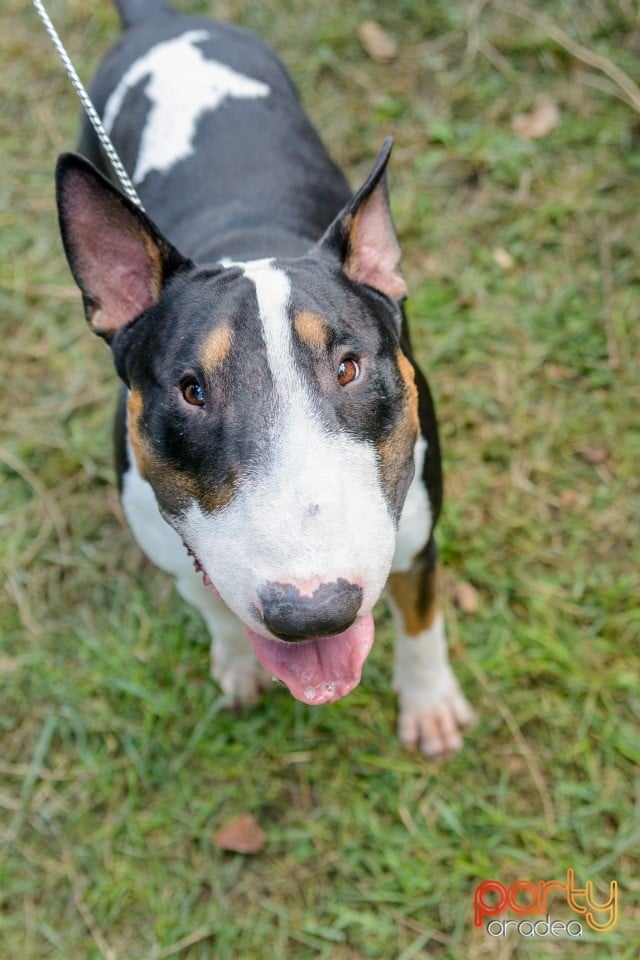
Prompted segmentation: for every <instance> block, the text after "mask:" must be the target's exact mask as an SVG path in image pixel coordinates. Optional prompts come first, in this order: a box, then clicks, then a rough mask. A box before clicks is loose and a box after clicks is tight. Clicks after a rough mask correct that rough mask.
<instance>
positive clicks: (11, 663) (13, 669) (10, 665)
mask: <svg viewBox="0 0 640 960" xmlns="http://www.w3.org/2000/svg"><path fill="white" fill-rule="evenodd" d="M19 669H20V661H19V660H17V659H16V658H15V657H5V656H1V657H0V675H2V676H7V675H8V674H10V673H17V672H18V670H19Z"/></svg>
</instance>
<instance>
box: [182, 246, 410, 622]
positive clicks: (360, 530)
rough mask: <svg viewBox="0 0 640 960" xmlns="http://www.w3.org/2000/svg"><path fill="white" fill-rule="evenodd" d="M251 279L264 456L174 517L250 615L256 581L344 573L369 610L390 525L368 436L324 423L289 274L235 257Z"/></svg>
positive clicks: (388, 551)
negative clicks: (220, 497) (299, 341)
mask: <svg viewBox="0 0 640 960" xmlns="http://www.w3.org/2000/svg"><path fill="white" fill-rule="evenodd" d="M241 266H242V268H243V270H244V273H245V275H246V276H247V277H248V278H249V279H250V280H252V281H253V283H254V284H255V287H256V295H257V299H258V308H259V312H260V320H261V323H262V329H263V335H264V341H265V344H266V352H267V359H268V363H269V367H270V370H271V375H272V377H273V381H274V385H275V394H276V404H275V417H274V420H275V422H274V425H273V427H272V434H271V436H270V437H269V449H270V454H269V456H268V459H267V462H266V463H265V464H263V465H261V466H257V465H256V466H255V467H253V468H252V469H253V470H254V472H252V474H251V475H250V476H248V477H247V478H246V479H245V480H244V482H243V483H242V484H241V486H240V488H239V490H238V492H237V493H236V495H235V496H234V498H233V500H232V501H231V502H230V503H229V504H228V505H227V506H226V507H224V508H223V509H221V510H218V511H215V512H213V513H206V512H205V511H203V510H202V508H201V507H200V506H199V505H198V504H197V503H194V504H193V505H192V506H191V507H190V509H189V511H188V512H187V514H186V516H185V517H184V518H183V519H182V520H181V521H178V522H177V524H176V526H177V527H178V528H179V530H180V532H181V534H182V536H183V537H184V539H185V541H186V542H187V543H188V544H189V545H190V546H191V548H192V549H193V550H194V551H195V553H196V554H197V556H198V558H199V559H200V561H201V563H202V564H203V566H204V568H205V570H206V571H207V573H208V574H209V576H210V577H211V579H212V580H213V582H214V584H215V586H216V588H217V589H218V590H219V591H220V594H221V596H222V598H223V599H224V600H225V601H226V603H227V604H228V605H229V606H230V607H231V608H232V610H234V612H235V613H236V614H238V616H239V617H240V618H241V619H242V620H243V621H244V622H245V623H247V624H248V625H250V626H252V627H253V628H254V629H257V630H258V631H260V632H264V627H262V626H261V625H260V622H259V620H257V619H256V617H255V616H254V615H253V614H252V607H253V606H254V605H255V604H256V603H257V588H258V586H259V584H260V583H261V581H263V580H269V581H279V582H288V581H291V580H294V579H295V580H317V579H319V580H320V581H323V582H334V581H336V580H337V579H338V578H339V577H343V578H345V579H346V580H349V581H351V582H355V583H358V584H360V585H361V586H362V589H363V602H362V607H361V614H366V613H368V612H369V611H370V610H371V608H372V607H373V605H374V603H375V602H376V600H377V599H378V596H379V594H380V592H381V590H382V588H383V587H384V584H385V582H386V579H387V576H388V573H389V568H390V565H391V559H392V556H393V551H394V543H395V526H394V523H393V520H392V517H391V515H390V513H389V509H388V507H387V504H386V501H385V498H384V494H383V491H382V487H381V483H380V479H379V471H378V461H377V454H376V449H375V447H374V445H373V444H371V443H367V442H365V441H358V440H354V439H353V438H351V437H349V436H347V435H345V434H343V433H335V432H329V430H328V429H327V428H326V427H325V426H324V425H323V423H322V421H321V419H320V417H319V415H318V413H317V412H316V410H315V409H314V405H313V401H312V397H311V395H310V393H309V392H308V390H307V388H306V386H305V384H304V381H303V379H302V377H301V376H300V373H299V371H298V369H297V366H296V362H295V358H294V354H293V344H292V334H291V321H290V318H289V314H288V305H289V299H290V293H291V288H290V283H289V279H288V277H287V275H286V274H285V273H284V272H283V271H282V270H278V269H276V268H275V267H274V266H273V265H272V263H271V261H268V260H261V261H252V262H250V263H247V264H242V265H241Z"/></svg>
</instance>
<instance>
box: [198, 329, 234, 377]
mask: <svg viewBox="0 0 640 960" xmlns="http://www.w3.org/2000/svg"><path fill="white" fill-rule="evenodd" d="M232 343H233V333H232V331H231V327H230V326H229V324H228V323H225V324H224V326H222V327H216V328H215V330H212V331H211V333H210V334H209V335H208V337H207V338H206V340H205V341H204V343H203V345H202V347H201V349H200V362H201V363H202V366H203V368H204V369H205V370H207V371H208V372H211V371H212V370H216V369H217V368H218V367H220V366H222V364H223V363H224V361H225V360H226V359H227V357H228V356H229V353H230V351H231V345H232Z"/></svg>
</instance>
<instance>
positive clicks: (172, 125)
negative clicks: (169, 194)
mask: <svg viewBox="0 0 640 960" xmlns="http://www.w3.org/2000/svg"><path fill="white" fill-rule="evenodd" d="M209 36H210V34H209V32H208V31H207V30H189V31H187V33H183V34H182V36H180V37H176V38H175V39H173V40H167V41H166V42H165V43H159V44H157V45H156V46H155V47H152V48H151V50H149V51H147V53H146V54H145V55H144V56H143V57H141V58H140V59H139V60H136V61H135V63H133V64H132V65H131V66H130V67H129V69H128V70H127V71H126V73H125V74H124V76H123V77H122V79H121V80H120V83H119V84H118V86H117V87H116V88H115V90H114V91H113V93H112V94H111V96H110V97H109V99H108V100H107V103H106V106H105V111H104V117H103V123H104V126H105V128H106V129H107V131H109V132H110V131H111V128H112V127H113V124H114V122H115V119H116V117H117V115H118V113H119V112H120V109H121V107H122V103H123V101H124V98H125V96H126V95H127V93H128V91H129V90H130V89H131V88H132V87H133V86H135V85H136V84H137V83H139V82H140V81H141V80H143V79H144V78H145V77H148V78H149V79H148V82H147V84H146V86H145V94H146V96H147V97H148V98H149V100H150V101H151V109H150V110H149V114H148V116H147V119H146V123H145V127H144V130H143V131H142V137H141V140H140V152H139V154H138V160H137V163H136V168H135V170H134V172H133V180H134V181H135V182H136V183H140V182H141V181H142V180H144V178H145V177H146V175H147V174H148V173H150V172H151V170H160V171H161V172H163V173H166V172H167V171H168V170H170V169H171V167H173V166H174V164H176V163H177V162H178V161H179V160H184V159H185V158H186V157H188V156H189V155H190V154H191V153H193V138H194V135H195V132H196V127H197V124H198V121H199V120H200V118H201V117H202V115H203V114H204V113H206V112H208V111H211V110H216V109H217V108H218V107H219V106H220V104H221V103H222V102H223V101H224V100H225V99H227V98H228V97H233V98H235V99H249V100H255V99H258V98H260V97H266V96H268V95H269V93H270V92H271V91H270V87H269V86H268V85H267V84H266V83H261V82H260V81H259V80H255V79H253V78H252V77H246V76H244V75H243V74H241V73H237V72H236V71H235V70H232V69H231V68H230V67H226V66H224V64H221V63H217V62H216V61H214V60H206V59H205V57H204V56H203V53H202V51H201V50H200V49H199V48H198V47H197V46H196V44H197V43H198V41H200V40H207V39H208V38H209Z"/></svg>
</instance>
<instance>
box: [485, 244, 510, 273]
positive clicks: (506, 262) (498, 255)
mask: <svg viewBox="0 0 640 960" xmlns="http://www.w3.org/2000/svg"><path fill="white" fill-rule="evenodd" d="M491 256H492V257H493V261H494V263H497V264H498V266H499V267H500V268H501V269H502V270H511V268H512V267H513V265H514V263H515V260H514V259H513V257H512V256H511V254H510V253H509V251H508V250H505V249H504V247H496V249H495V250H493V251H492V253H491Z"/></svg>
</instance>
